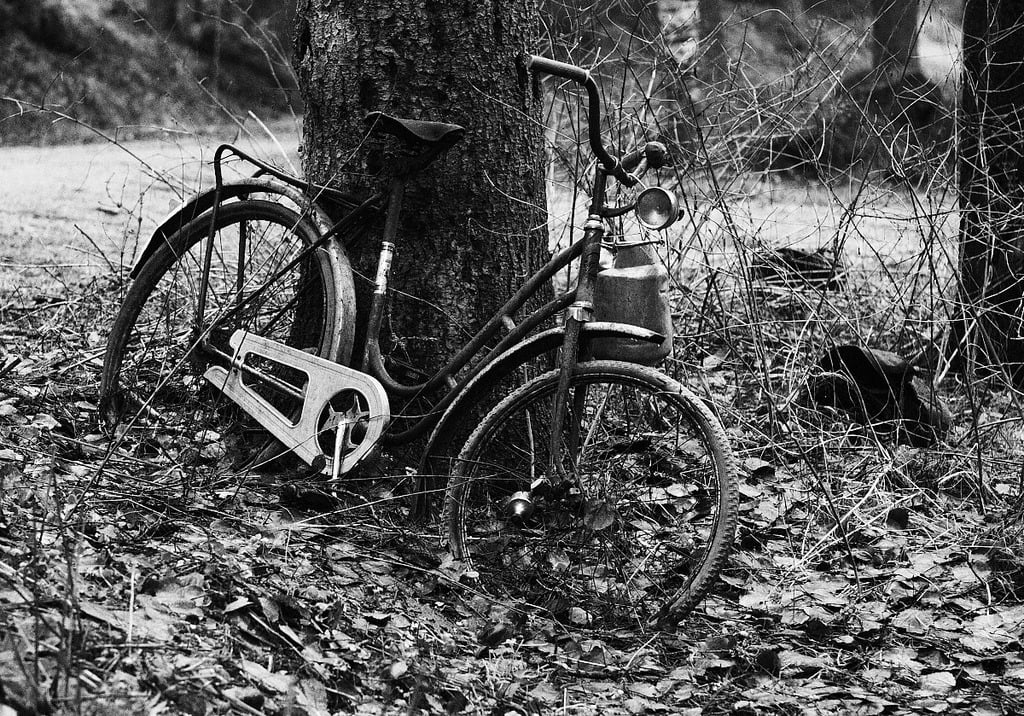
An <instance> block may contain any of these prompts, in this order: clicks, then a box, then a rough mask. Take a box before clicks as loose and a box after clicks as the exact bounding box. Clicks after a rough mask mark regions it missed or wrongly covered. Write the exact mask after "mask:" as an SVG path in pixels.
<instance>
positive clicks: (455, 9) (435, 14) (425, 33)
mask: <svg viewBox="0 0 1024 716" xmlns="http://www.w3.org/2000/svg"><path fill="white" fill-rule="evenodd" d="M537 24H538V19H537V12H536V7H535V4H534V2H533V1H532V0H517V1H516V2H509V0H432V1H429V2H426V3H424V2H422V1H421V0H342V1H340V2H332V1H331V0H301V1H300V3H299V4H298V7H297V14H296V25H297V34H296V55H295V63H296V68H297V71H298V76H299V82H300V87H301V92H302V96H303V98H304V100H305V106H306V111H305V126H304V132H303V150H304V154H303V166H304V170H305V173H306V176H307V177H308V178H309V179H310V180H312V181H317V182H328V181H330V182H332V183H335V184H342V185H345V184H349V185H350V186H352V185H355V186H365V185H366V184H367V182H368V179H367V177H366V176H365V175H366V174H367V173H368V172H369V171H370V170H373V169H375V168H376V166H377V165H378V164H379V163H380V159H381V156H382V147H388V146H391V147H393V146H396V144H395V142H394V141H392V140H381V141H380V142H378V141H377V140H372V141H369V142H364V141H363V140H364V138H365V134H366V129H367V127H366V125H365V123H364V121H363V118H364V116H365V115H366V114H367V113H368V112H371V111H375V110H381V111H385V112H388V113H391V114H395V115H398V116H401V117H407V118H415V119H424V120H436V121H444V122H452V123H456V124H460V125H462V126H464V127H465V128H466V129H467V133H466V136H465V138H464V139H463V140H462V141H461V142H460V143H459V144H458V145H456V146H455V148H454V149H452V150H451V151H450V152H449V153H448V155H447V157H443V158H441V159H440V160H438V161H437V162H435V163H434V164H433V165H432V166H431V167H430V168H428V169H427V170H426V172H425V173H424V174H423V175H422V176H421V178H420V179H419V180H417V181H416V182H414V184H413V185H412V186H410V187H409V190H408V193H407V195H406V202H405V205H404V207H403V224H402V228H401V230H400V234H399V241H400V243H399V246H398V253H397V256H396V260H395V265H394V268H393V271H392V286H393V287H395V288H400V289H401V290H402V291H404V292H408V293H410V294H412V295H413V296H416V297H418V298H420V299H423V300H422V301H406V302H404V303H403V304H402V305H401V307H400V309H401V310H400V311H399V309H397V308H396V310H395V311H394V320H393V321H392V322H391V324H390V326H386V330H387V331H389V335H387V336H382V338H388V337H390V338H391V339H392V340H391V347H392V349H393V353H392V358H393V359H394V360H395V361H398V362H402V361H405V360H410V361H412V362H414V364H415V365H417V366H424V364H432V365H434V366H436V365H437V363H438V362H439V360H440V358H441V357H442V356H448V355H450V353H451V350H452V349H453V348H454V347H456V346H457V345H461V344H462V343H463V342H464V340H465V338H466V337H467V335H469V333H468V332H471V331H473V330H474V329H475V328H476V327H477V326H478V325H479V324H480V322H481V319H482V318H485V317H487V316H489V315H490V314H492V313H493V312H494V310H495V309H496V308H498V307H499V306H500V303H501V302H502V301H503V300H504V299H505V298H507V297H508V296H509V295H510V294H511V292H512V290H513V288H514V287H517V286H518V285H519V283H520V282H521V281H522V280H523V279H524V278H525V277H526V276H527V275H529V273H530V272H531V271H532V270H533V269H534V268H535V267H536V266H538V265H539V263H540V262H541V260H542V259H544V258H545V257H546V255H547V237H546V230H545V226H546V225H545V207H546V201H545V186H544V162H543V143H542V137H543V127H542V125H541V123H540V121H539V118H540V107H541V105H540V96H539V92H538V88H537V85H536V84H535V82H534V81H533V79H532V77H531V76H530V75H529V73H527V71H526V68H525V64H524V63H523V52H524V51H532V50H534V49H535V42H536V30H537ZM352 173H355V174H363V176H357V177H353V176H352ZM378 251H379V244H378V243H377V242H376V241H371V242H366V243H365V244H364V245H362V246H360V247H358V248H357V249H356V255H354V256H353V262H354V264H355V265H356V267H357V270H358V272H359V273H360V274H361V275H362V278H357V284H359V285H360V288H361V290H360V294H361V295H360V300H361V301H364V300H365V299H366V297H367V295H368V293H367V291H366V289H367V288H368V287H369V285H370V281H371V280H372V277H373V269H374V267H375V266H376V261H377V253H378ZM367 277H368V278H367ZM357 332H361V328H357ZM357 349H358V345H357Z"/></svg>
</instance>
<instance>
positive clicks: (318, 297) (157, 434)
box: [100, 199, 342, 467]
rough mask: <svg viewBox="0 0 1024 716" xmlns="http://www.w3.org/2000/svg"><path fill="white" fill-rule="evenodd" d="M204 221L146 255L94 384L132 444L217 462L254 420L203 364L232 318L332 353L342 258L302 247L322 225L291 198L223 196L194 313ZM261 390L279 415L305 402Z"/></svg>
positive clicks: (178, 458)
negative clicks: (226, 200)
mask: <svg viewBox="0 0 1024 716" xmlns="http://www.w3.org/2000/svg"><path fill="white" fill-rule="evenodd" d="M210 220H211V214H210V213H207V214H205V215H203V216H200V217H199V218H197V219H195V220H194V221H192V222H190V223H189V224H187V225H186V226H184V227H183V228H182V229H181V230H180V231H178V232H177V233H176V234H174V235H173V236H171V237H170V239H168V241H166V242H165V243H163V244H162V245H161V246H160V247H159V248H158V249H157V250H156V251H155V252H154V253H153V255H152V256H151V257H150V258H149V259H147V261H146V263H145V264H144V265H143V266H142V268H141V270H140V272H139V274H138V276H137V277H136V279H135V281H134V283H133V284H132V286H131V287H130V289H129V290H128V292H127V294H126V295H125V298H124V302H123V303H122V305H121V309H120V312H119V313H118V315H117V318H116V319H115V321H114V325H113V327H112V328H111V332H110V335H109V336H108V339H107V349H106V354H105V356H104V363H103V374H102V382H101V386H100V395H101V406H102V409H103V412H104V415H105V417H106V418H107V421H108V423H110V424H111V426H112V427H114V428H118V427H120V430H119V432H126V436H125V438H124V439H126V440H128V441H129V442H131V443H133V444H134V447H135V448H136V452H137V454H144V455H145V456H147V457H152V458H157V459H159V460H161V461H165V462H168V463H172V464H186V463H188V464H191V465H204V466H207V467H212V466H216V465H220V466H221V467H223V466H224V464H225V458H227V459H228V460H230V459H232V458H233V457H237V455H235V456H231V455H228V453H229V452H232V451H230V450H229V447H230V446H231V445H234V444H236V443H237V441H238V440H239V439H241V438H243V437H254V436H255V435H256V434H257V432H256V431H255V430H254V428H255V421H252V420H251V419H250V418H249V417H248V416H247V415H245V414H244V412H243V411H241V410H240V409H238V408H237V407H234V405H233V403H231V402H230V401H229V400H228V399H227V398H226V397H225V396H224V395H223V394H221V393H220V392H219V391H217V390H216V389H214V388H213V387H212V386H209V385H207V383H206V381H205V380H204V378H203V377H202V376H203V373H204V372H205V370H206V369H207V368H208V367H209V366H210V365H211V364H220V365H224V364H225V363H226V361H225V359H224V357H223V354H226V355H228V356H230V355H231V352H232V351H231V348H230V347H229V345H228V338H229V337H230V335H231V334H232V333H233V332H234V331H235V330H236V329H245V330H247V331H249V332H251V333H257V334H259V335H261V336H264V337H267V338H271V339H273V340H277V341H281V342H283V343H286V344H287V345H289V346H292V347H296V348H300V349H302V350H304V351H307V352H309V353H313V354H316V355H320V356H324V357H330V358H332V359H333V358H336V357H337V356H335V355H330V354H331V353H332V352H334V351H335V350H336V346H337V341H336V337H337V335H338V333H337V332H338V331H339V330H340V327H339V326H338V325H337V324H338V317H337V315H336V313H337V311H336V306H335V288H336V286H337V285H339V284H338V282H339V281H340V280H341V275H340V271H341V270H342V267H341V266H339V265H338V261H337V258H336V256H335V255H334V254H333V253H332V252H329V251H325V250H322V249H316V250H313V251H306V250H307V249H308V248H309V247H310V246H311V245H312V244H313V243H314V242H315V241H316V240H317V238H318V233H317V231H316V229H315V228H314V227H313V226H312V224H311V223H310V222H309V221H308V220H306V219H304V218H302V217H300V216H299V215H298V214H297V213H295V212H294V211H292V210H291V209H289V208H287V207H285V206H282V205H281V204H277V203H274V202H270V201H264V200H257V199H251V200H244V201H239V202H234V203H230V204H226V205H224V206H222V207H221V208H220V209H219V210H218V212H217V217H216V225H215V227H214V233H213V245H212V247H211V249H212V250H211V254H210V255H211V266H210V272H209V287H208V290H207V295H206V299H205V308H204V310H203V315H202V317H201V322H200V320H199V319H200V316H199V314H198V311H199V303H200V298H199V292H200V287H201V276H202V271H203V264H204V258H205V255H206V251H207V250H208V246H209V244H208V241H207V239H208V236H209V233H210ZM304 252H305V253H304ZM200 325H201V326H202V330H201V331H200V328H199V327H200ZM209 348H213V349H216V350H215V351H212V350H209ZM216 351H220V352H221V354H222V355H218V354H217V353H216ZM280 371H281V368H280V367H278V368H276V369H275V372H276V373H280ZM277 377H281V378H285V379H287V378H289V377H290V376H285V375H278V376H277ZM299 377H301V376H299ZM300 385H301V384H300ZM267 397H268V399H269V400H271V402H272V403H273V404H275V407H277V408H278V409H279V410H281V411H282V412H283V413H285V414H286V415H288V414H291V413H294V412H295V411H296V410H297V409H298V408H299V407H301V403H300V402H299V401H297V400H296V399H295V398H294V397H291V398H289V397H288V396H271V395H269V394H268V395H267ZM262 439H263V436H262V434H260V440H262ZM253 444H256V443H255V441H253Z"/></svg>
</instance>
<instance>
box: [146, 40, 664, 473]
mask: <svg viewBox="0 0 1024 716" xmlns="http://www.w3.org/2000/svg"><path fill="white" fill-rule="evenodd" d="M531 61H532V62H533V65H534V66H535V67H536V69H540V70H542V71H547V72H549V73H551V74H558V75H560V76H563V77H568V78H569V79H574V80H576V81H579V82H581V83H582V84H583V85H584V86H585V88H586V89H587V92H588V95H589V101H590V107H589V109H590V113H591V121H590V123H589V130H590V143H591V146H592V148H593V149H594V153H595V155H596V156H597V158H598V160H599V161H598V163H597V165H596V168H595V172H594V183H593V187H594V191H593V194H592V197H591V204H590V211H589V217H588V220H587V222H586V224H585V226H584V232H583V236H582V238H580V239H579V240H577V241H575V242H574V243H572V244H571V245H570V246H568V247H566V248H564V249H562V250H560V251H558V252H557V253H556V254H555V255H554V256H552V257H551V259H550V260H549V261H548V262H547V263H545V264H544V266H542V267H541V268H540V269H539V270H538V271H536V272H535V273H534V274H533V275H532V276H531V277H530V278H529V279H528V280H527V281H526V282H525V283H524V284H523V285H522V286H521V287H520V288H519V289H518V290H517V291H516V292H515V294H514V295H513V296H511V297H510V298H509V299H508V300H507V301H506V302H505V304H504V305H503V306H502V307H501V308H500V309H499V310H498V311H497V312H496V313H495V314H494V315H493V316H491V317H490V318H489V319H488V320H487V321H486V322H485V323H484V325H483V326H482V327H481V328H480V329H479V330H478V331H477V332H476V334H475V335H474V336H473V337H472V338H470V339H469V341H468V342H467V343H466V344H465V345H464V346H463V347H462V348H461V349H460V350H459V351H458V352H457V353H456V354H455V355H454V356H452V357H451V359H450V360H449V361H448V362H447V364H446V365H445V366H443V367H442V368H440V369H439V370H438V371H437V372H435V373H434V374H433V375H431V376H429V377H428V378H427V379H426V380H425V381H423V382H421V383H416V384H403V383H401V382H399V381H398V380H396V379H395V378H394V377H393V376H391V375H390V373H389V372H388V370H387V368H386V366H385V365H384V359H383V356H382V354H381V349H380V342H379V333H380V328H381V322H382V316H383V315H384V312H385V308H386V303H387V289H388V280H389V275H390V268H391V259H392V256H393V254H394V252H395V249H396V246H397V243H398V233H399V221H398V218H399V215H400V210H401V205H402V200H403V196H404V192H405V187H406V183H407V178H408V176H410V175H411V173H412V172H402V171H399V172H397V173H396V175H395V176H394V178H393V179H392V180H391V182H390V184H389V186H388V188H387V190H386V192H382V193H377V194H374V195H373V196H371V197H370V198H368V199H365V200H362V201H359V200H357V199H356V198H355V197H352V196H351V195H348V194H344V193H342V192H340V191H338V190H336V189H333V188H330V187H326V186H320V185H315V184H312V183H309V182H305V181H302V180H300V179H298V178H296V177H293V176H291V175H288V174H286V173H284V172H281V171H280V170H277V169H275V168H274V167H272V166H270V165H268V164H266V163H264V162H261V161H259V160H258V159H255V158H253V157H251V156H249V155H248V154H246V153H245V152H243V151H241V150H239V149H237V148H235V147H232V146H231V145H222V146H220V147H219V148H218V149H217V151H216V152H215V155H214V170H215V179H216V185H215V190H214V191H213V192H212V197H209V196H206V195H204V196H202V197H200V198H197V199H196V200H193V202H192V203H191V204H192V208H193V211H198V210H200V209H202V207H203V206H205V205H208V206H209V210H210V215H211V218H210V236H209V239H210V240H209V241H208V243H207V247H206V251H205V256H204V261H203V271H202V278H201V284H200V294H199V302H198V307H197V316H196V318H197V320H196V326H195V334H194V335H195V337H196V345H197V347H198V349H199V350H200V351H201V352H202V353H204V354H206V355H208V356H211V357H215V358H216V359H217V360H218V361H221V362H225V363H226V364H231V363H232V356H230V355H228V354H226V353H225V352H224V351H222V350H220V349H218V348H217V347H215V346H213V345H212V344H211V343H210V341H209V340H207V338H206V335H207V331H206V330H205V327H204V326H203V325H202V321H201V319H202V316H204V315H205V313H204V311H205V303H206V295H207V290H208V287H209V272H210V263H211V259H212V256H211V252H212V245H213V241H212V239H213V233H214V228H215V226H216V220H217V212H218V211H219V209H220V206H221V203H222V197H226V198H228V199H231V198H236V197H238V198H242V197H244V196H245V195H246V194H245V193H244V192H242V191H238V190H235V189H233V188H232V186H231V185H228V184H225V183H224V181H223V173H222V169H221V164H222V161H223V157H224V155H225V154H227V153H229V152H230V153H232V154H235V155H236V156H238V157H239V158H241V159H243V160H245V161H248V162H250V163H252V164H253V165H255V166H256V167H258V172H257V174H256V176H257V177H258V176H260V175H264V174H269V175H271V176H273V177H275V178H276V179H278V180H280V181H281V182H283V183H284V184H286V185H288V186H289V187H294V188H296V189H299V190H301V191H302V192H303V195H304V196H305V197H307V198H308V200H307V201H306V202H304V205H303V206H302V211H303V213H305V212H306V211H310V212H316V213H317V215H318V216H321V217H322V216H325V215H326V211H325V210H324V207H323V205H322V202H324V201H327V202H331V203H334V204H335V205H340V206H342V207H344V208H345V209H346V210H347V213H346V214H345V215H344V216H343V217H342V218H341V219H340V220H338V221H337V222H335V223H334V224H333V225H331V226H330V227H329V228H328V229H327V230H326V231H323V232H322V234H321V235H320V236H319V238H318V239H317V240H316V241H315V242H314V243H313V244H311V245H310V246H308V247H306V248H305V249H304V250H302V251H301V252H299V254H298V255H297V256H296V257H295V258H294V259H292V260H291V261H290V262H289V263H288V264H287V265H286V266H284V267H283V268H281V269H279V270H278V271H277V272H276V273H275V275H274V276H272V277H271V278H270V279H269V280H268V281H267V282H266V283H265V284H264V285H262V286H260V287H257V288H256V289H255V290H253V291H251V292H250V293H249V294H248V295H247V296H245V297H244V298H243V297H242V291H241V290H240V287H241V285H242V283H243V281H244V277H243V276H242V275H241V273H242V271H241V268H240V271H239V273H240V275H239V276H238V277H237V284H236V289H235V292H234V293H235V296H236V299H237V300H236V302H235V303H234V305H233V306H231V307H230V308H229V309H228V310H227V311H226V313H225V314H223V315H222V316H221V317H220V318H219V320H218V322H220V321H223V320H230V319H231V318H232V317H233V316H234V314H236V313H237V312H238V311H239V310H240V309H241V308H242V307H243V306H245V305H246V304H247V303H248V302H249V301H252V300H254V299H256V298H258V297H259V296H260V295H261V294H262V293H263V292H264V291H265V290H267V288H268V287H269V286H271V285H272V284H273V283H274V282H275V281H276V280H277V279H278V278H279V277H280V276H283V275H284V274H286V273H287V272H289V271H291V270H292V269H293V268H294V267H296V266H297V265H299V264H300V263H301V262H302V261H304V260H305V259H307V258H308V257H309V256H310V255H311V253H312V252H314V251H318V250H320V249H321V248H322V247H324V246H326V245H327V244H328V242H339V243H340V244H341V246H343V247H345V246H348V245H351V244H352V243H353V242H354V241H355V240H356V239H357V238H359V237H361V236H362V235H363V234H364V233H365V232H366V231H368V230H369V227H370V226H375V225H380V223H381V221H383V226H384V230H383V237H382V241H381V249H380V254H379V258H378V264H377V271H376V278H375V282H374V290H373V296H372V300H371V304H370V307H369V309H368V322H367V326H366V335H365V347H364V351H363V355H362V356H361V357H353V360H357V361H358V365H357V366H356V367H358V368H359V369H360V370H361V371H362V372H364V373H366V374H368V375H370V376H371V377H373V378H374V379H376V380H377V381H379V382H380V383H381V385H382V386H383V387H384V389H385V391H386V393H387V394H388V396H389V397H398V398H404V399H412V398H415V397H418V396H420V395H423V394H425V393H430V392H433V391H435V390H438V389H440V388H442V387H443V386H445V385H448V386H449V388H448V390H447V392H446V393H445V394H444V395H443V396H442V397H441V398H440V399H439V400H437V401H436V402H434V403H433V405H432V408H431V409H430V411H429V412H428V413H427V414H426V415H424V416H422V417H420V418H419V419H418V420H417V421H415V422H414V423H413V424H412V425H411V426H410V427H408V428H406V429H404V430H402V431H401V432H389V433H387V434H386V435H385V436H384V438H383V443H384V444H386V445H396V444H402V443H405V442H408V441H410V440H413V439H416V438H418V437H421V436H422V435H424V434H425V433H426V432H427V431H428V430H430V429H431V428H433V427H434V426H435V425H437V423H438V421H439V420H440V419H441V418H442V416H443V415H445V414H446V413H445V411H446V409H447V408H449V407H450V406H451V405H452V404H453V403H455V401H456V400H457V398H458V397H459V395H460V394H461V393H462V392H463V391H464V390H465V389H466V387H467V385H469V384H470V383H471V382H472V381H473V380H474V379H475V378H476V377H477V376H480V375H481V374H483V373H485V372H486V371H487V369H488V367H489V366H491V365H492V364H493V363H494V362H495V361H496V360H497V359H498V358H499V357H500V356H502V355H503V354H506V352H507V351H509V349H511V348H512V347H514V346H516V345H517V344H521V343H523V342H524V340H525V339H526V338H527V337H528V336H529V335H530V334H531V333H533V332H534V331H535V330H536V329H537V328H538V327H539V326H540V325H542V324H543V323H544V322H545V321H547V320H549V319H551V318H552V317H554V316H556V315H558V314H560V313H562V312H563V311H565V310H566V309H568V311H567V317H566V321H565V326H564V338H563V340H562V344H561V359H560V368H561V379H560V382H559V390H558V398H557V399H556V403H555V413H554V416H553V426H552V427H553V429H552V436H556V435H558V434H559V433H560V427H561V424H562V422H563V421H564V419H565V415H566V412H567V406H566V404H565V396H566V393H567V392H568V385H569V381H570V379H571V376H572V370H573V366H575V365H576V363H577V362H578V361H579V360H580V359H586V358H587V357H588V356H587V355H581V340H580V339H581V333H582V328H583V326H584V325H585V324H586V323H588V322H590V321H591V319H592V316H593V296H594V285H595V281H596V276H597V273H598V270H599V257H600V250H601V244H602V240H603V239H604V236H605V221H606V220H607V219H609V218H612V217H614V216H619V215H621V214H622V213H624V211H626V210H628V208H629V207H625V208H624V207H608V206H607V205H606V189H607V182H608V179H609V177H613V178H615V179H617V180H618V181H619V182H620V183H623V184H625V185H627V186H633V185H635V184H636V183H637V181H638V180H637V179H636V178H635V177H634V176H633V175H631V174H629V173H628V172H627V171H626V168H625V166H624V163H623V160H624V159H625V157H623V158H619V159H616V158H613V157H612V156H611V155H610V154H609V153H608V152H607V151H606V150H605V149H604V147H603V145H602V144H601V138H600V131H599V127H600V123H599V116H600V108H599V97H598V94H597V87H596V83H595V82H594V81H593V79H592V78H591V77H590V75H589V73H588V72H586V71H585V70H582V69H580V68H576V67H573V66H570V65H563V64H561V63H557V62H553V61H550V60H546V59H544V58H536V57H534V58H531ZM567 68H568V69H567ZM629 156H631V157H632V160H631V161H633V162H634V165H635V164H638V163H639V161H640V158H639V152H635V153H633V155H629ZM271 191H272V192H273V190H272V189H271ZM280 193H281V194H286V191H285V190H282V191H281V192H280ZM293 201H294V199H293ZM168 223H169V222H165V223H164V224H163V225H162V226H161V229H160V230H158V233H160V232H161V231H163V230H164V227H165V226H166V225H167V224H168ZM154 238H155V237H154ZM245 242H246V236H245V232H244V231H241V232H240V236H239V246H238V252H239V256H242V257H244V255H245V251H246V246H245ZM577 259H579V261H580V269H579V272H578V282H577V286H576V288H575V289H574V290H572V291H569V292H568V293H566V294H565V295H563V296H559V297H556V298H555V299H553V300H552V301H549V302H548V303H547V304H545V305H544V306H541V307H539V308H537V309H536V310H534V311H533V312H531V313H530V314H528V315H527V316H526V317H525V318H523V319H522V320H521V321H520V322H519V323H518V324H516V323H515V322H514V321H513V316H515V315H516V314H517V313H518V312H519V311H520V309H522V308H523V307H524V306H525V305H526V304H527V303H528V302H529V301H530V299H531V298H532V297H534V296H535V295H536V294H537V292H538V291H539V290H540V289H541V287H542V286H543V285H544V284H545V283H546V282H547V281H550V280H551V278H552V277H553V276H554V275H555V274H556V273H557V272H558V271H560V270H562V269H564V268H566V267H568V266H569V265H570V264H571V263H572V262H573V261H575V260H577ZM243 265H244V261H241V260H240V261H239V266H240V267H242V266H243ZM610 325H611V324H610ZM623 328H626V327H623ZM503 330H504V331H507V333H506V335H505V336H503V337H502V338H501V339H500V340H499V341H498V342H497V344H496V345H495V346H494V347H493V348H491V350H490V351H489V352H487V354H486V355H484V356H483V358H482V359H480V360H479V361H478V362H477V363H476V365H474V366H473V368H472V369H471V370H469V371H467V373H466V375H465V376H464V377H463V378H462V379H461V380H460V381H459V382H458V383H456V384H455V385H451V384H452V383H453V382H454V380H453V377H454V376H455V375H456V374H457V373H459V372H460V371H462V370H463V369H464V368H466V366H467V365H469V364H470V362H472V361H473V359H474V358H475V357H477V356H478V355H480V353H481V352H482V351H483V349H484V348H485V347H486V345H487V344H488V343H489V342H491V341H492V340H493V339H494V338H495V337H496V336H497V335H498V334H499V333H501V332H502V331H503ZM648 333H650V336H647V335H645V334H638V333H637V332H636V331H633V332H630V333H629V335H631V337H633V338H637V339H639V340H650V341H652V342H659V341H661V340H663V337H662V336H659V335H658V334H655V333H653V332H648ZM238 367H239V368H240V369H241V370H243V371H246V372H250V373H251V374H253V375H254V376H255V377H257V378H258V379H259V378H261V377H262V376H260V375H259V374H258V373H257V371H256V370H255V369H253V368H249V367H247V366H238ZM554 440H555V438H554V437H553V438H552V441H553V443H554ZM551 448H552V449H551V451H550V453H549V454H551V455H552V456H555V455H557V454H558V452H559V448H558V446H557V445H554V444H552V446H551ZM551 474H554V473H551Z"/></svg>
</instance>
